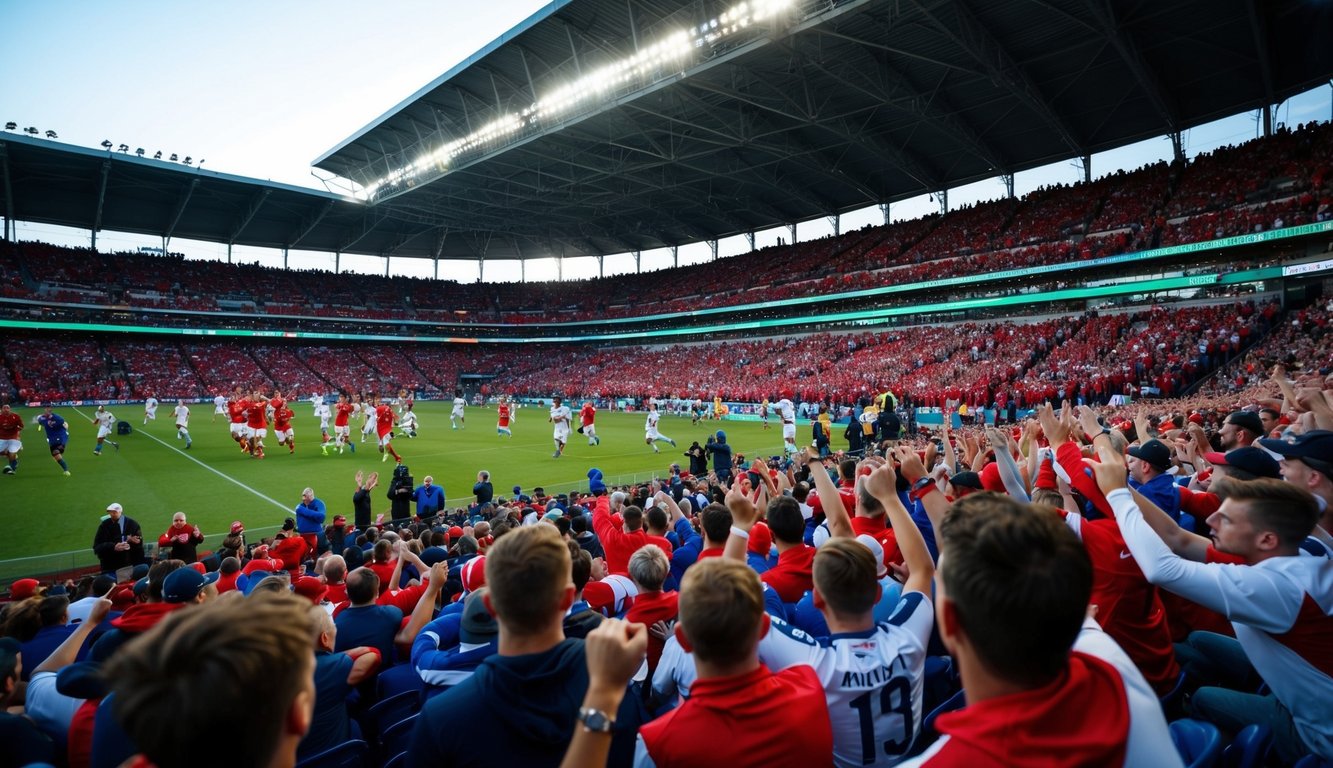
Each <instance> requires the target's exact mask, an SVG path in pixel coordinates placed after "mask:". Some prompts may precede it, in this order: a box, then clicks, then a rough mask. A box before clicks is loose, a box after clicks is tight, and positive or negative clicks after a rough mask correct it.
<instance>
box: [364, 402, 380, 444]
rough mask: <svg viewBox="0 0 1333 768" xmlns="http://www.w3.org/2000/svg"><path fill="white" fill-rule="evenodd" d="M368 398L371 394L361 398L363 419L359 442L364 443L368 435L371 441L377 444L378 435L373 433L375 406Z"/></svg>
mask: <svg viewBox="0 0 1333 768" xmlns="http://www.w3.org/2000/svg"><path fill="white" fill-rule="evenodd" d="M370 400H371V396H367V397H365V398H363V399H362V400H361V416H362V417H364V418H365V421H363V422H361V442H363V443H364V442H365V441H366V438H367V437H368V438H370V440H371V442H373V443H376V444H378V443H379V435H376V434H375V406H374V404H373V403H371V401H370Z"/></svg>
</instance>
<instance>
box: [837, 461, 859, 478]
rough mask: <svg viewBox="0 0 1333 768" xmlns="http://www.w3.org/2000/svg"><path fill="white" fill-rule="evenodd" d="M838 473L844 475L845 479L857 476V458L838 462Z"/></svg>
mask: <svg viewBox="0 0 1333 768" xmlns="http://www.w3.org/2000/svg"><path fill="white" fill-rule="evenodd" d="M838 474H839V475H842V479H843V480H852V479H855V478H856V459H843V460H842V461H840V462H838Z"/></svg>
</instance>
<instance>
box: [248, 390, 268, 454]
mask: <svg viewBox="0 0 1333 768" xmlns="http://www.w3.org/2000/svg"><path fill="white" fill-rule="evenodd" d="M244 402H245V403H246V408H245V427H246V436H247V437H249V438H250V455H251V456H253V457H255V458H257V459H262V458H264V438H266V437H268V400H267V399H265V398H264V395H263V394H262V393H261V392H260V391H259V390H255V394H254V396H253V397H252V398H250V399H249V400H247V401H244Z"/></svg>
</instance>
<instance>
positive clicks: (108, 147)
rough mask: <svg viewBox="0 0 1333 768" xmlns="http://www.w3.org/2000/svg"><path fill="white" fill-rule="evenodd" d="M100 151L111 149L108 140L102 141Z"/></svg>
mask: <svg viewBox="0 0 1333 768" xmlns="http://www.w3.org/2000/svg"><path fill="white" fill-rule="evenodd" d="M102 149H111V140H110V139H102Z"/></svg>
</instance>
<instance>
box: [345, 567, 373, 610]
mask: <svg viewBox="0 0 1333 768" xmlns="http://www.w3.org/2000/svg"><path fill="white" fill-rule="evenodd" d="M379 594H380V576H379V574H378V573H375V572H374V571H373V570H371V569H369V568H357V569H356V570H354V571H352V572H351V573H349V574H347V599H348V600H351V601H352V605H364V604H366V603H373V602H375V598H376V597H379Z"/></svg>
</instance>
